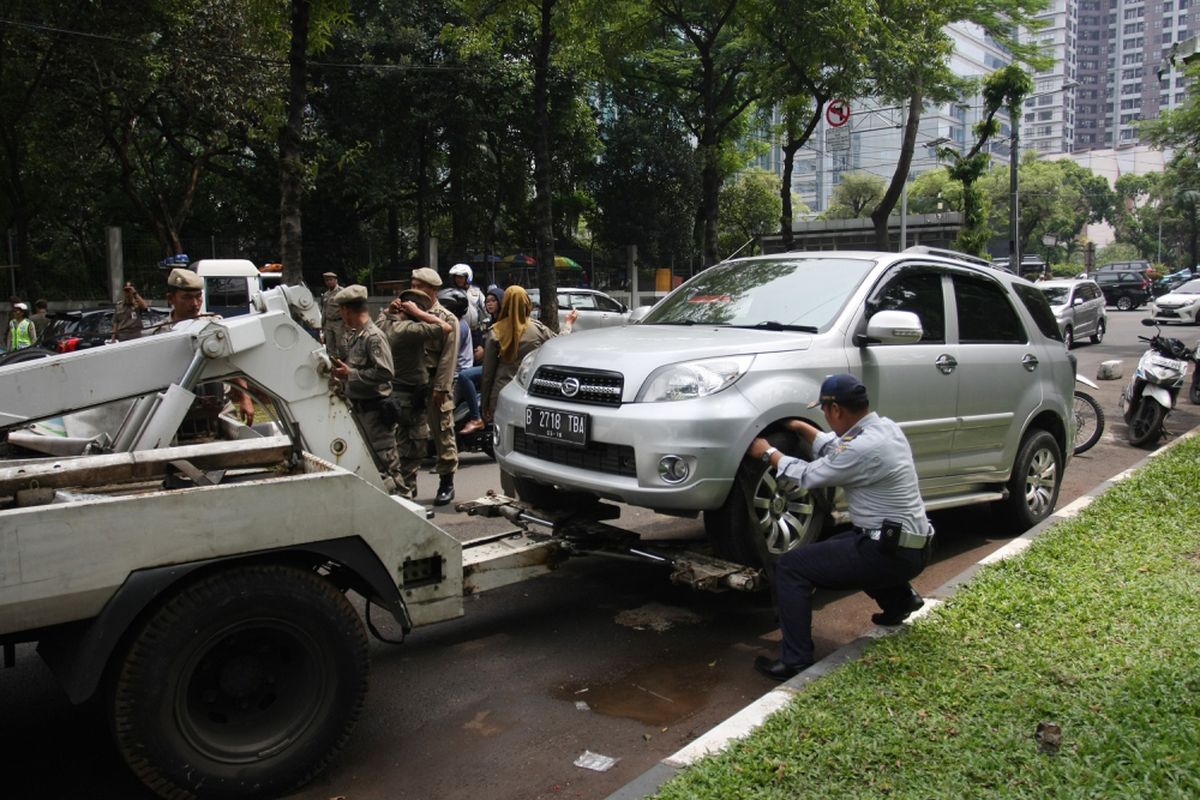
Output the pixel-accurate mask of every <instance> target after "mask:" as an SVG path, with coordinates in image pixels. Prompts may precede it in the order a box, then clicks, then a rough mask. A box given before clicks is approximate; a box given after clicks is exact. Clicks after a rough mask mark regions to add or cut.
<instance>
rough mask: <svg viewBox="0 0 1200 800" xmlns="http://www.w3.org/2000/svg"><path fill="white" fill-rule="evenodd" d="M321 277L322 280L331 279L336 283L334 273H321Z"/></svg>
mask: <svg viewBox="0 0 1200 800" xmlns="http://www.w3.org/2000/svg"><path fill="white" fill-rule="evenodd" d="M321 277H322V278H333V279H334V280H335V281H336V280H337V273H336V272H322V273H321Z"/></svg>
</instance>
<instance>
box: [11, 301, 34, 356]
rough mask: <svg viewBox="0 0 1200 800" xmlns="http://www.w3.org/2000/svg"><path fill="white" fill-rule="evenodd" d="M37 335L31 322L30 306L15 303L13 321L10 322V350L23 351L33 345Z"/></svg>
mask: <svg viewBox="0 0 1200 800" xmlns="http://www.w3.org/2000/svg"><path fill="white" fill-rule="evenodd" d="M36 336H37V333H36V331H35V330H34V327H33V323H32V322H30V321H29V306H27V305H25V304H24V303H13V307H12V319H10V320H9V321H8V340H7V344H8V350H9V352H12V351H13V350H21V349H23V348H26V347H29V346H30V345H31V344H33V342H34V339H35V338H36Z"/></svg>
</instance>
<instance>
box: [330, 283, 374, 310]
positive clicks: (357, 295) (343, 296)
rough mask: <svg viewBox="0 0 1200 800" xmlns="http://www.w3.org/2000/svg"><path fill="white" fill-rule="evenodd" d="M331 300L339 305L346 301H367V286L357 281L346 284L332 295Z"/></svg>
mask: <svg viewBox="0 0 1200 800" xmlns="http://www.w3.org/2000/svg"><path fill="white" fill-rule="evenodd" d="M333 302H335V303H337V304H338V305H339V306H344V305H347V304H348V303H365V302H367V287H365V286H362V285H360V284H357V283H355V284H352V285H350V286H347V287H346V288H345V289H342V290H341V291H340V292H338V293H337V294H335V295H334V296H333Z"/></svg>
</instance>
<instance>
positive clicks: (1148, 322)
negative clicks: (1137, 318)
mask: <svg viewBox="0 0 1200 800" xmlns="http://www.w3.org/2000/svg"><path fill="white" fill-rule="evenodd" d="M1142 326H1143V327H1146V328H1156V327H1158V323H1157V322H1155V321H1154V320H1153V319H1151V318H1150V317H1142Z"/></svg>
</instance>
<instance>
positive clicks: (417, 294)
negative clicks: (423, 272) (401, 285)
mask: <svg viewBox="0 0 1200 800" xmlns="http://www.w3.org/2000/svg"><path fill="white" fill-rule="evenodd" d="M400 299H401V300H410V301H412V302H414V303H416V304H417V306H418V307H419V308H420V309H421V310H422V311H428V310H429V309H431V308H433V301H432V300H430V299H429V295H427V294H425V293H424V292H422V291H421V290H420V289H405V290H404V291H403V292H401V293H400Z"/></svg>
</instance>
